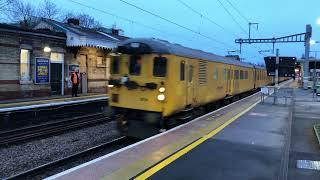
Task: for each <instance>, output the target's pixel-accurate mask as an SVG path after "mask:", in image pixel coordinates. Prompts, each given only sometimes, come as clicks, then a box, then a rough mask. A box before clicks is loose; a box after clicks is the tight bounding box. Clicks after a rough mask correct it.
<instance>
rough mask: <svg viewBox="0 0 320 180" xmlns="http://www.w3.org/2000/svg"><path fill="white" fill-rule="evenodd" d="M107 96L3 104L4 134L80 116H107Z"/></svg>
mask: <svg viewBox="0 0 320 180" xmlns="http://www.w3.org/2000/svg"><path fill="white" fill-rule="evenodd" d="M107 103H108V97H107V96H106V94H89V95H82V96H79V97H71V96H57V97H47V98H30V99H24V100H10V101H1V103H0V132H1V131H10V130H13V129H19V128H25V127H31V126H34V125H41V124H44V123H51V122H57V121H62V120H67V119H72V118H75V117H80V116H87V115H94V114H107Z"/></svg>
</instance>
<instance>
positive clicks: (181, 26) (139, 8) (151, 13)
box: [120, 0, 230, 46]
mask: <svg viewBox="0 0 320 180" xmlns="http://www.w3.org/2000/svg"><path fill="white" fill-rule="evenodd" d="M120 1H121V2H123V3H125V4H127V5H129V6H132V7H134V8H136V9H138V10H140V11H143V12H145V13H148V14H150V15H152V16H154V17H157V18H159V19H162V20H164V21H166V22H168V23H171V24H174V25H176V26H178V27H180V28H182V29H185V30H187V31H190V32H192V33H194V34H197V35H200V36H203V37H205V38H207V39H210V40H212V41H214V42H217V43H219V44H223V45H225V46H230V45H228V44H226V43H224V42H222V41H219V40H217V39H214V38H212V37H210V36H207V35H204V34H202V33H199V32H197V31H195V30H193V29H191V28H188V27H186V26H183V25H181V24H178V23H176V22H174V21H172V20H169V19H167V18H164V17H162V16H160V15H158V14H155V13H153V12H151V11H148V10H146V9H143V8H141V7H139V6H136V5H134V4H131V3H129V2H127V1H124V0H120Z"/></svg>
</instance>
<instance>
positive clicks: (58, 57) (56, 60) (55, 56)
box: [50, 53, 64, 63]
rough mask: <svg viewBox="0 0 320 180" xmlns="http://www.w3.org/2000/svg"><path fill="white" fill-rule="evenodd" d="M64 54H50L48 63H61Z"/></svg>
mask: <svg viewBox="0 0 320 180" xmlns="http://www.w3.org/2000/svg"><path fill="white" fill-rule="evenodd" d="M63 61H64V54H63V53H51V54H50V62H51V63H63Z"/></svg>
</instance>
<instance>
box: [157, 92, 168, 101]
mask: <svg viewBox="0 0 320 180" xmlns="http://www.w3.org/2000/svg"><path fill="white" fill-rule="evenodd" d="M157 98H158V100H159V101H164V100H165V99H166V96H165V95H164V94H159V95H158V96H157Z"/></svg>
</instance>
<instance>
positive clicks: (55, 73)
mask: <svg viewBox="0 0 320 180" xmlns="http://www.w3.org/2000/svg"><path fill="white" fill-rule="evenodd" d="M63 79H64V54H63V53H56V52H52V53H51V54H50V86H51V94H52V95H64V81H63Z"/></svg>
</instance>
